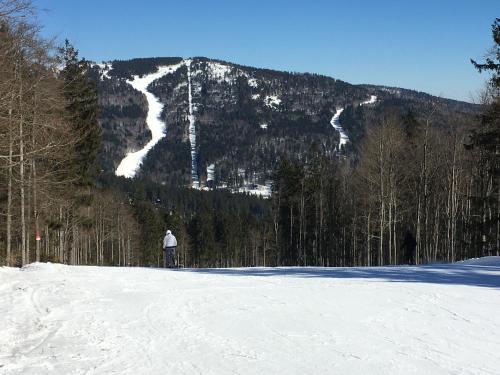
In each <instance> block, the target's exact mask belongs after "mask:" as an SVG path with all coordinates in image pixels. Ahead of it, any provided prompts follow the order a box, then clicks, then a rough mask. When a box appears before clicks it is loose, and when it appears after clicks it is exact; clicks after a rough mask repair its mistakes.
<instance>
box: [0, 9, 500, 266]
mask: <svg viewBox="0 0 500 375" xmlns="http://www.w3.org/2000/svg"><path fill="white" fill-rule="evenodd" d="M35 13H36V12H35V11H34V9H33V7H32V5H31V3H30V2H29V1H28V0H0V40H1V44H0V98H1V100H0V264H7V265H25V264H27V263H30V262H33V261H54V262H63V263H68V264H95V265H116V266H126V265H133V266H159V265H160V264H161V262H160V259H161V240H162V237H163V235H164V232H165V230H166V229H171V230H173V232H174V233H175V234H176V236H177V238H178V240H179V249H178V253H177V254H178V258H179V259H178V262H179V263H180V264H182V265H184V266H186V267H231V266H282V265H300V266H312V265H317V266H351V265H366V266H373V265H384V264H401V263H405V262H406V261H407V259H405V256H404V254H403V251H402V249H401V244H402V237H403V234H404V233H405V232H406V231H410V232H412V233H413V234H414V236H415V239H416V243H417V248H416V254H415V261H416V262H417V263H427V262H435V261H455V260H460V259H464V258H469V257H477V256H484V255H499V254H498V252H499V248H500V246H499V245H500V223H499V216H500V171H499V169H500V167H499V166H500V161H499V160H498V158H499V155H500V149H499V145H500V139H499V129H500V126H499V119H500V111H499V107H500V104H499V78H498V77H499V74H500V68H499V66H500V65H499V60H500V52H499V45H500V31H499V20H498V19H497V20H496V21H495V23H494V25H493V36H494V40H495V49H494V50H493V54H492V55H491V57H488V59H487V60H486V62H485V63H477V62H473V63H474V66H475V67H476V68H477V69H479V70H480V71H489V72H492V73H493V75H492V79H491V80H490V82H489V85H488V89H487V90H486V92H485V95H484V105H483V107H484V111H483V115H482V116H481V117H480V118H478V119H477V121H476V123H474V124H471V123H467V122H464V121H463V119H462V118H460V117H459V116H457V118H456V119H455V123H456V126H453V127H446V128H444V127H442V126H441V127H440V126H436V124H435V123H436V121H435V104H433V103H432V101H429V102H428V105H427V106H426V107H425V108H420V111H419V112H418V113H414V112H411V111H407V110H406V109H402V107H398V106H394V107H391V106H390V105H384V106H376V107H375V109H374V110H373V111H369V112H367V114H366V115H367V116H371V118H370V119H368V121H367V122H368V123H370V124H371V125H370V126H369V127H367V128H366V129H365V130H364V135H363V137H362V139H361V141H360V142H359V143H358V144H357V147H356V149H355V150H353V151H352V152H348V153H343V154H341V155H338V156H337V157H332V152H329V151H331V150H328V144H327V143H324V142H316V143H314V144H312V145H311V146H310V147H309V146H304V149H302V150H301V152H300V154H298V155H297V156H296V157H290V156H286V155H285V154H283V155H281V157H279V162H278V164H277V166H276V169H275V171H274V174H273V192H272V197H271V199H269V200H265V199H260V198H257V197H252V196H248V195H244V194H231V193H230V192H229V191H225V190H215V191H208V192H207V191H196V190H192V189H188V188H181V187H175V186H163V185H160V184H155V183H152V182H150V181H146V180H141V179H135V180H127V179H124V178H117V177H115V176H112V175H109V174H105V173H103V172H102V171H100V167H99V161H98V155H99V152H100V144H101V139H102V134H101V129H100V127H99V125H98V121H97V119H98V116H99V105H98V98H97V90H96V85H95V82H94V81H93V80H92V79H90V78H89V71H90V64H89V63H88V62H87V61H86V60H85V59H81V58H80V57H79V56H78V52H77V51H76V50H75V48H73V46H72V45H71V44H69V43H66V45H65V46H64V47H63V48H55V47H54V46H53V45H52V44H51V43H50V42H48V41H46V40H44V39H43V38H41V37H40V35H39V32H38V27H37V25H36V24H35V23H34V21H33V19H34V16H35ZM358 145H359V146H358ZM307 148H308V149H307ZM305 149H307V150H305Z"/></svg>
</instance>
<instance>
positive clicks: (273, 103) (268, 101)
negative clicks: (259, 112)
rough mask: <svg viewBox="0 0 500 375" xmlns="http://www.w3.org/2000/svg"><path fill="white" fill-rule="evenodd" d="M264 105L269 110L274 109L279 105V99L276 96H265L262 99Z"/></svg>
mask: <svg viewBox="0 0 500 375" xmlns="http://www.w3.org/2000/svg"><path fill="white" fill-rule="evenodd" d="M264 104H265V105H266V106H267V107H269V108H273V109H276V108H278V107H279V105H280V104H281V99H280V98H279V97H278V96H277V95H267V96H266V97H265V98H264Z"/></svg>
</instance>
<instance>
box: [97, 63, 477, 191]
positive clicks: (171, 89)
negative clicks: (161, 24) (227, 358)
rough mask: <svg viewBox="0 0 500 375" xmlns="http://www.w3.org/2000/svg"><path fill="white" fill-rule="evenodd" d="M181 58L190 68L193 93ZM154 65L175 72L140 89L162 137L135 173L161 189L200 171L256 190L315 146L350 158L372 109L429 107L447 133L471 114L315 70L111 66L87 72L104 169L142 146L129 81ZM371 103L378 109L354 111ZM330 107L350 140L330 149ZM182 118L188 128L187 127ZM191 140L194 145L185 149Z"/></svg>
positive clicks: (144, 135) (137, 102)
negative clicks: (96, 99)
mask: <svg viewBox="0 0 500 375" xmlns="http://www.w3.org/2000/svg"><path fill="white" fill-rule="evenodd" d="M186 61H190V64H191V66H192V68H191V70H192V71H193V73H192V75H191V76H190V77H191V79H192V88H191V84H189V85H188V74H189V72H188V69H187V67H186ZM160 66H176V68H175V70H174V71H173V72H171V74H167V75H164V76H161V77H160V78H158V79H157V80H155V81H154V82H151V83H150V84H149V85H148V87H147V90H148V91H149V92H151V93H152V94H153V95H155V96H156V97H157V98H158V100H159V101H160V102H161V103H162V105H163V108H162V111H161V113H160V117H161V120H162V121H163V122H164V123H165V127H166V129H167V134H166V137H165V138H163V139H161V140H160V141H159V142H158V144H157V145H155V146H154V147H153V148H152V149H151V151H150V152H149V153H148V155H147V157H146V158H144V160H142V164H141V168H140V171H139V172H138V175H139V177H143V178H147V179H150V180H152V181H155V182H158V183H162V184H175V185H187V186H189V185H192V182H193V181H194V180H196V177H195V176H194V175H193V174H192V173H191V177H190V174H189V173H188V169H189V164H191V165H192V170H194V169H197V170H199V171H200V176H199V178H200V180H201V184H202V185H203V186H209V185H210V187H214V186H215V187H217V186H218V187H228V186H232V187H233V188H240V187H241V186H242V185H247V184H248V183H252V184H257V185H263V184H265V183H266V181H267V180H269V179H270V177H271V174H272V170H273V167H274V165H275V164H276V162H277V160H278V159H279V158H280V157H283V156H284V155H293V156H295V157H297V156H298V157H301V155H304V152H305V145H307V144H309V145H310V144H313V143H320V145H321V149H322V150H323V151H324V153H325V154H326V155H328V156H329V157H335V156H337V157H338V156H339V155H345V154H346V153H350V152H354V153H355V152H356V148H357V147H358V145H359V142H360V140H361V139H362V138H363V134H364V130H365V129H366V128H367V126H370V124H372V123H373V122H376V121H377V120H376V119H377V116H379V114H377V111H378V109H380V108H382V109H383V108H385V107H393V108H397V110H398V111H400V112H401V113H402V114H404V113H417V114H418V113H420V112H422V111H421V110H422V108H423V107H425V106H434V107H436V108H438V110H437V115H436V121H435V122H436V126H452V124H450V121H449V115H450V114H459V116H461V117H471V116H474V115H475V114H476V113H477V112H478V110H479V108H480V106H477V105H475V104H470V103H467V102H461V101H457V100H454V99H447V98H439V97H435V96H432V95H431V94H428V93H423V92H419V91H415V90H410V89H403V88H395V87H389V86H379V85H366V84H363V85H353V84H350V83H348V82H345V81H342V80H339V79H336V78H333V77H329V76H325V75H321V74H316V73H298V72H286V71H277V70H272V69H265V68H255V67H248V66H244V65H240V64H236V63H232V62H227V61H224V60H219V59H211V58H207V57H193V58H189V59H183V58H181V57H155V58H136V59H130V60H114V61H108V62H103V63H101V64H95V65H93V69H92V73H91V74H92V76H93V77H94V79H95V81H96V82H97V85H98V88H99V95H100V104H101V107H102V108H103V111H102V115H101V117H100V123H101V126H102V128H103V134H104V147H105V151H106V152H105V153H104V154H105V155H102V157H101V161H102V165H103V169H104V170H107V171H112V170H116V167H117V164H118V163H119V158H123V157H124V156H125V154H127V153H128V152H131V151H134V150H137V149H138V147H140V146H141V145H144V144H145V141H146V140H147V139H148V130H147V123H146V121H145V117H146V115H147V103H145V102H146V101H145V98H144V97H143V94H142V93H140V92H137V91H136V90H134V89H133V88H132V87H131V86H130V82H131V80H132V79H133V77H134V76H143V75H146V74H151V73H154V72H156V71H157V70H158V68H159V67H160ZM188 86H189V87H188ZM190 95H191V96H190ZM372 96H375V97H376V98H377V102H376V103H375V104H372V105H370V106H364V108H361V107H362V106H361V103H363V102H366V100H367V99H368V98H371V97H372ZM188 97H192V103H193V105H192V107H190V106H189V103H190V102H189V100H188ZM375 107H377V108H375ZM190 108H191V110H192V111H191V112H190ZM124 109H125V111H127V113H128V115H127V114H126V113H124ZM339 109H346V111H342V113H340V114H339V118H338V122H337V125H338V124H339V123H340V124H342V126H343V130H345V132H346V134H347V137H348V138H349V140H350V142H349V143H348V144H345V145H344V147H338V148H337V147H336V146H335V145H336V144H338V143H339V137H341V132H340V133H338V132H336V131H335V130H338V129H337V128H336V127H335V126H333V123H332V120H333V116H334V115H335V113H336V112H337V111H338V110H339ZM382 109H380V110H381V111H382ZM120 111H121V112H120ZM130 114H132V115H130ZM134 116H135V117H134ZM190 119H194V124H196V126H194V127H193V124H191V127H190V125H189V124H190ZM468 120H470V118H469V119H468ZM465 122H467V121H465ZM330 124H331V126H329V125H330ZM332 126H333V130H332ZM189 129H191V133H190V131H189ZM235 129H236V130H235ZM149 137H150V135H149ZM194 139H198V140H199V142H198V144H196V145H195V147H194V149H193V150H191V152H190V151H189V149H190V148H191V146H192V145H191V143H192V141H193V140H194ZM112 145H113V146H114V148H113V147H111V146H112ZM109 153H111V155H110V156H109V155H108V156H106V154H109ZM190 153H191V156H190V155H189V154H190ZM162 159H163V160H162ZM189 159H191V160H190V161H189ZM162 161H163V162H162ZM165 164H168V165H169V168H166V167H165ZM208 167H211V170H210V174H214V175H215V176H217V178H215V179H214V181H213V182H212V184H207V182H208V181H207V178H208V175H209V172H208V169H207V168H208Z"/></svg>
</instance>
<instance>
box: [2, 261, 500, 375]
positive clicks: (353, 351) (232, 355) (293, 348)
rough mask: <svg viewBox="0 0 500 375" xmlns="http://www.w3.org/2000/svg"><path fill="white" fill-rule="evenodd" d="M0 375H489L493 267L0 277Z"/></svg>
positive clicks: (91, 271)
mask: <svg viewBox="0 0 500 375" xmlns="http://www.w3.org/2000/svg"><path fill="white" fill-rule="evenodd" d="M0 286H1V287H0V315H1V317H2V320H1V322H2V324H1V330H0V332H1V334H0V373H1V374H3V375H15V374H36V375H44V374H51V375H57V374H64V375H66V374H147V375H154V374H217V375H225V374H242V375H243V374H277V375H278V374H297V373H300V374H318V375H319V374H325V375H326V374H384V375H390V374H395V375H400V374H477V375H479V374H496V373H498V369H499V368H500V356H499V354H498V353H499V352H500V335H498V332H499V330H500V314H498V312H499V311H500V293H499V290H500V258H498V257H489V258H482V259H477V260H471V261H466V262H461V263H455V264H448V265H427V266H412V267H408V266H403V267H374V268H243V269H197V270H190V269H183V270H161V269H147V268H108V267H75V266H65V265H59V264H32V265H29V266H27V267H24V268H22V269H18V268H6V267H4V268H0Z"/></svg>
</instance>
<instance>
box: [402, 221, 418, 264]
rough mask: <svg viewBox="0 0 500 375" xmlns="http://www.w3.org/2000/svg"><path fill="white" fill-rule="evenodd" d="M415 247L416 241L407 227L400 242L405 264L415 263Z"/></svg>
mask: <svg viewBox="0 0 500 375" xmlns="http://www.w3.org/2000/svg"><path fill="white" fill-rule="evenodd" d="M416 249H417V241H416V240H415V237H413V234H412V233H411V232H410V230H409V229H407V230H406V233H405V236H404V238H403V243H402V244H401V250H403V254H404V259H405V263H406V264H415V252H416Z"/></svg>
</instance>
